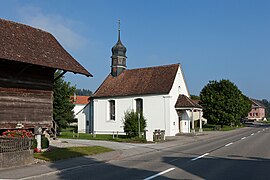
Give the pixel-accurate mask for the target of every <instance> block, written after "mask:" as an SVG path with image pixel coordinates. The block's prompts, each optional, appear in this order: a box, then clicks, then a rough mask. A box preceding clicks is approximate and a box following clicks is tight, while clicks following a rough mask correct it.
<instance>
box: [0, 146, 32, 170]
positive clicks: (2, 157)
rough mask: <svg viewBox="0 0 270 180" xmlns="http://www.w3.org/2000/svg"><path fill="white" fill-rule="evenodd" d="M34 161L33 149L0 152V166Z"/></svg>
mask: <svg viewBox="0 0 270 180" xmlns="http://www.w3.org/2000/svg"><path fill="white" fill-rule="evenodd" d="M33 162H34V157H33V150H31V149H30V150H24V151H17V152H4V153H0V168H7V167H15V166H23V165H27V164H31V163H33Z"/></svg>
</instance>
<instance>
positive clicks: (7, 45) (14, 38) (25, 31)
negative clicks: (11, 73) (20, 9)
mask: <svg viewBox="0 0 270 180" xmlns="http://www.w3.org/2000/svg"><path fill="white" fill-rule="evenodd" d="M0 59H4V60H8V61H16V62H22V63H28V64H33V65H39V66H44V67H49V68H54V69H60V70H64V71H71V72H73V73H79V74H83V75H86V76H92V75H91V74H90V73H89V72H88V71H87V70H86V69H85V68H84V67H83V66H82V65H80V64H79V63H78V62H77V61H76V60H75V59H74V58H73V57H72V56H71V55H70V54H69V53H68V52H67V51H66V50H65V49H64V48H63V47H62V46H61V45H60V44H59V42H58V41H57V40H56V39H55V37H54V36H53V35H51V34H50V33H48V32H46V31H43V30H40V29H37V28H33V27H31V26H27V25H24V24H20V23H16V22H12V21H8V20H4V19H1V18H0Z"/></svg>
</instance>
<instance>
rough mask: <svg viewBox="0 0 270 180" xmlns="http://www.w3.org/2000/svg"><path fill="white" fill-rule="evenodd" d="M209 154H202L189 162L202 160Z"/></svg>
mask: <svg viewBox="0 0 270 180" xmlns="http://www.w3.org/2000/svg"><path fill="white" fill-rule="evenodd" d="M208 154H209V153H205V154H203V155H201V156H199V157H196V158H193V159H191V161H196V160H198V159H201V158H203V157H204V156H207V155H208Z"/></svg>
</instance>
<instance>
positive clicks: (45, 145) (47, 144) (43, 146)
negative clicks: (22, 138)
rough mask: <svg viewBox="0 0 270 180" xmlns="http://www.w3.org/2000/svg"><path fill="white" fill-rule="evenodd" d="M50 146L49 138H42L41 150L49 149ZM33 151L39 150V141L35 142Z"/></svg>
mask: <svg viewBox="0 0 270 180" xmlns="http://www.w3.org/2000/svg"><path fill="white" fill-rule="evenodd" d="M49 145H50V142H49V140H48V138H46V137H45V136H41V149H45V148H48V147H49ZM32 148H33V149H35V148H37V140H36V139H34V141H33V146H32Z"/></svg>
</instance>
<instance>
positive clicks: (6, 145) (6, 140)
mask: <svg viewBox="0 0 270 180" xmlns="http://www.w3.org/2000/svg"><path fill="white" fill-rule="evenodd" d="M32 145H33V138H27V137H25V138H20V137H0V153H4V152H16V151H24V150H30V149H31V148H32Z"/></svg>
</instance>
